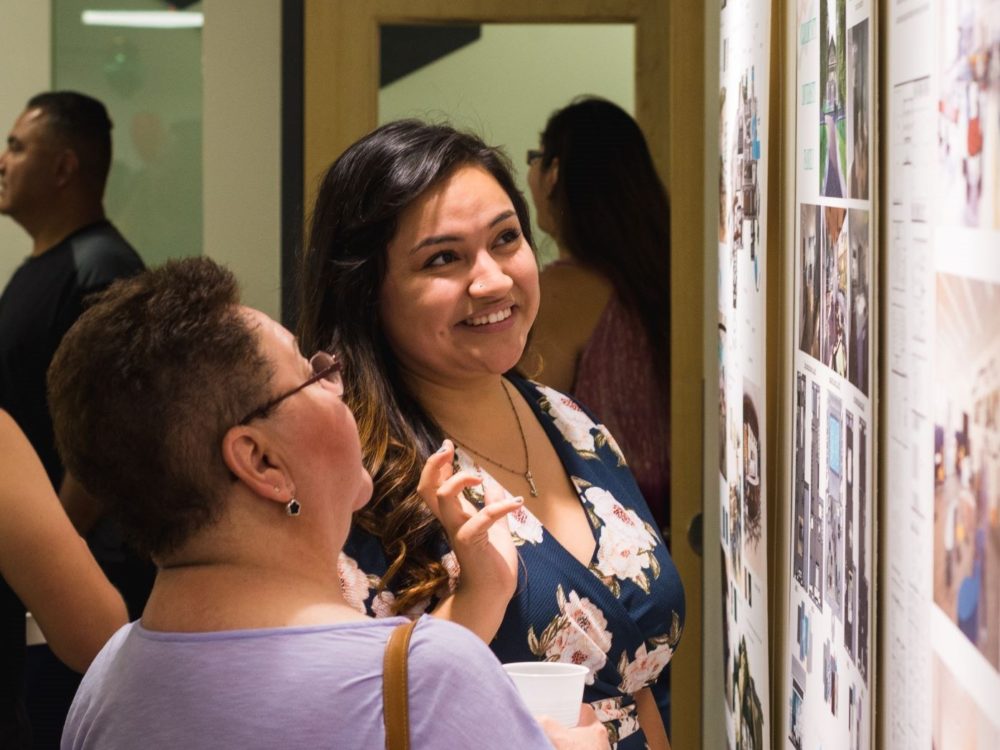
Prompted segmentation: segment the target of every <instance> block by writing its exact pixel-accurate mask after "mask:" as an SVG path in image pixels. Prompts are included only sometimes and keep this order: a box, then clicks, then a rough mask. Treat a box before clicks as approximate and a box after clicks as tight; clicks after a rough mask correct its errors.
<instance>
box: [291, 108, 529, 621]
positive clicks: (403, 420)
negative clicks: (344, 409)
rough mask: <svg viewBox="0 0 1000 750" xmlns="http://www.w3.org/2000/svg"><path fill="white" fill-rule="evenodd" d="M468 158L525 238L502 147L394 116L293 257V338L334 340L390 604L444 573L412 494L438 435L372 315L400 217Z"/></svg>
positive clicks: (432, 525)
mask: <svg viewBox="0 0 1000 750" xmlns="http://www.w3.org/2000/svg"><path fill="white" fill-rule="evenodd" d="M469 165H474V166H478V167H482V168H483V169H485V170H486V171H487V172H489V173H490V174H491V175H492V176H493V177H494V178H495V179H496V181H497V182H498V183H499V184H500V186H501V187H502V188H503V190H504V192H505V193H507V195H508V196H509V197H510V200H511V203H513V205H514V210H515V211H516V212H517V217H518V220H519V221H520V222H521V229H522V231H523V233H524V237H525V239H526V240H527V241H528V243H529V244H531V229H530V224H529V220H528V207H527V204H526V203H525V201H524V197H523V196H522V195H521V193H520V192H519V191H518V189H517V186H516V184H515V182H514V178H513V176H512V174H511V167H510V162H509V161H508V160H507V158H506V157H505V156H504V155H503V154H502V153H501V152H499V151H498V150H497V149H494V148H491V147H489V146H487V145H486V144H485V143H483V141H482V140H480V139H479V138H477V137H476V136H474V135H470V134H468V133H462V132H459V131H457V130H455V129H454V128H451V127H449V126H446V125H428V124H426V123H423V122H420V121H417V120H401V121H398V122H393V123H389V124H388V125H383V126H382V127H380V128H378V129H377V130H375V131H373V132H372V133H370V134H369V135H367V136H365V137H364V138H362V139H361V140H360V141H358V142H357V143H355V144H354V145H352V146H351V147H350V148H349V149H347V151H345V152H344V153H343V154H342V155H341V156H340V158H338V159H337V160H336V161H335V162H334V163H333V165H332V166H331V167H330V168H329V169H328V170H327V172H326V175H325V176H324V177H323V182H322V185H321V186H320V190H319V195H318V197H317V198H316V205H315V206H314V208H313V215H312V227H311V231H310V236H309V244H308V246H307V248H306V249H305V251H304V253H303V254H302V258H301V262H300V265H299V276H298V297H299V305H300V308H299V309H300V316H299V322H298V330H297V333H298V336H299V342H300V346H301V348H302V350H303V351H306V352H310V351H314V350H318V349H322V348H326V347H329V346H332V347H334V348H335V349H336V350H337V351H338V352H339V354H340V356H341V357H342V359H343V361H344V365H345V369H346V371H347V373H348V377H347V379H346V383H345V391H344V399H345V401H346V402H347V404H348V406H350V408H351V410H352V411H353V412H354V416H355V419H356V420H357V422H358V432H359V434H360V436H361V449H362V452H363V454H364V458H365V463H366V466H367V468H368V471H369V472H370V473H371V475H372V479H373V481H374V485H375V490H374V494H373V497H374V500H373V501H372V502H371V503H370V504H369V505H367V506H366V507H365V508H364V509H362V510H361V511H360V512H359V513H358V514H357V516H356V517H355V523H357V524H358V525H359V526H360V527H361V528H363V529H364V530H366V531H368V532H369V533H371V534H373V535H375V536H376V537H378V538H379V540H380V541H381V543H382V546H383V548H384V549H385V552H386V556H387V559H388V560H389V569H388V571H387V573H386V575H385V576H384V577H383V580H382V586H383V587H386V586H387V585H388V584H389V582H392V583H393V585H392V588H393V589H394V590H395V591H396V592H397V596H396V599H395V602H394V604H395V607H396V609H397V611H404V610H406V609H408V608H409V607H411V606H412V605H414V604H416V603H418V602H420V601H422V600H425V599H427V598H428V597H429V596H431V595H433V594H434V592H435V591H436V590H437V588H438V587H439V586H440V585H441V584H442V583H444V582H445V581H447V578H448V576H447V572H446V571H445V570H444V567H443V566H442V565H441V563H440V553H441V550H440V547H439V542H440V539H441V534H442V530H441V527H440V525H439V524H438V522H437V520H436V519H435V518H434V516H433V515H432V514H431V513H430V512H429V511H428V510H427V508H426V506H425V505H424V503H423V501H422V500H421V499H420V497H419V496H418V495H417V493H416V488H417V483H418V481H419V479H420V470H421V468H422V467H423V463H424V461H425V460H426V459H427V457H428V456H429V455H430V454H431V453H433V452H434V451H435V450H437V448H438V446H439V445H440V444H441V441H442V440H443V439H444V433H443V432H442V430H441V429H440V427H439V426H438V425H437V424H436V423H435V422H434V420H433V418H431V416H430V415H429V414H428V413H427V412H426V411H424V409H423V408H422V407H421V406H420V404H419V403H418V402H417V400H416V398H415V397H414V396H413V394H412V393H411V392H410V390H409V389H408V388H407V386H406V383H405V382H404V381H403V379H402V378H401V377H400V373H399V367H398V363H397V361H396V357H395V354H394V353H393V351H392V349H391V347H390V346H389V343H388V341H387V340H386V338H385V334H384V333H383V331H382V323H381V321H380V320H379V314H378V299H379V292H380V291H381V288H382V281H383V279H384V278H385V271H386V250H387V248H388V246H389V243H390V241H391V240H392V238H393V236H395V234H396V230H397V227H398V224H399V218H400V215H401V214H402V213H403V211H404V210H405V209H406V208H407V207H408V206H409V205H410V204H412V203H413V202H414V201H415V200H416V199H417V198H419V197H420V196H421V195H422V194H423V193H424V192H425V191H426V190H428V189H429V188H431V187H432V186H434V185H435V184H437V183H438V182H439V181H440V180H442V179H444V178H445V177H447V176H448V175H450V174H451V173H453V172H454V171H455V170H456V169H457V168H459V167H462V166H469Z"/></svg>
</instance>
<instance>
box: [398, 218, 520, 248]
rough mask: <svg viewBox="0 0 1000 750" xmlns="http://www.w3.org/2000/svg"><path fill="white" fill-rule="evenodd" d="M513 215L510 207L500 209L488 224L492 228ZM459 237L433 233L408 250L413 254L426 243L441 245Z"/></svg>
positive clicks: (456, 240) (455, 240)
mask: <svg viewBox="0 0 1000 750" xmlns="http://www.w3.org/2000/svg"><path fill="white" fill-rule="evenodd" d="M514 215H515V213H514V211H513V210H511V209H507V210H506V211H501V212H500V213H498V214H497V215H496V217H494V219H493V221H491V222H490V224H489V226H490V228H491V229H492V228H493V227H495V226H496V225H497V224H499V223H500V222H502V221H506V220H507V219H509V218H510V217H511V216H514ZM461 239H462V238H461V237H459V236H458V235H457V234H435V235H432V236H430V237H425V238H424V239H422V240H420V242H418V243H417V244H416V245H414V247H413V248H412V249H411V250H410V253H409V254H410V255H413V253H415V252H417V251H418V250H420V249H421V248H424V247H427V246H428V245H442V244H444V243H446V242H459V241H461Z"/></svg>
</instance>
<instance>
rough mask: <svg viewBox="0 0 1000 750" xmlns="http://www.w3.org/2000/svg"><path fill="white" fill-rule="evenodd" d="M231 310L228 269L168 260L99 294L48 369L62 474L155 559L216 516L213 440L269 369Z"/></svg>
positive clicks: (256, 399) (216, 445)
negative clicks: (63, 467) (71, 478)
mask: <svg viewBox="0 0 1000 750" xmlns="http://www.w3.org/2000/svg"><path fill="white" fill-rule="evenodd" d="M238 305H239V288H238V285H237V282H236V279H235V278H234V276H233V274H232V273H231V272H230V271H228V270H226V269H225V268H223V267H221V266H219V265H217V264H216V263H214V262H213V261H212V260H210V259H208V258H204V257H200V258H186V259H183V260H177V261H169V262H167V263H166V264H165V265H163V266H161V267H159V268H156V269H153V270H150V271H146V272H144V273H142V274H140V275H138V276H134V277H132V278H129V279H122V280H119V281H116V282H115V283H114V284H112V285H111V286H110V287H109V288H108V289H107V290H106V291H105V292H103V293H101V294H100V295H98V296H97V297H96V300H95V301H94V303H93V304H92V305H91V306H90V307H89V308H88V309H87V310H86V312H84V314H83V315H82V316H81V317H80V318H79V320H78V321H77V322H76V324H75V325H74V326H73V327H72V328H71V329H70V331H69V332H68V333H67V334H66V336H65V337H64V338H63V341H62V344H61V345H60V346H59V349H58V350H57V351H56V354H55V357H54V358H53V360H52V365H51V367H50V369H49V374H48V387H49V405H50V410H51V413H52V420H53V426H54V428H55V437H56V445H57V447H58V449H59V452H60V454H61V456H62V459H63V462H64V463H65V465H66V468H67V470H68V471H69V472H70V473H71V474H72V475H73V476H74V477H76V479H77V480H78V481H79V482H80V483H81V484H82V485H83V486H84V487H85V488H86V489H87V490H88V491H89V492H91V493H92V494H93V495H95V496H96V497H97V498H98V499H99V500H100V501H101V502H102V503H103V504H104V505H105V507H106V509H107V510H108V512H109V513H110V514H111V515H112V517H113V518H115V519H116V520H117V521H118V522H119V523H120V524H121V525H122V528H123V529H124V531H125V533H126V536H127V537H128V538H129V540H130V541H131V542H132V543H133V544H134V545H135V546H136V548H137V549H138V550H139V551H141V552H145V553H148V554H150V555H152V556H153V557H154V558H155V557H157V556H163V555H165V554H169V553H170V552H172V551H174V550H175V549H177V548H178V547H179V546H181V545H183V544H184V543H185V542H186V541H187V540H188V539H189V538H190V537H191V535H192V534H193V533H195V532H196V531H198V530H200V529H202V528H204V527H206V526H208V525H209V524H211V523H212V522H213V521H215V520H216V519H217V518H218V517H219V515H220V513H221V511H222V507H221V502H220V496H221V493H222V492H223V491H224V490H225V489H226V487H227V485H228V484H229V483H231V482H233V481H234V480H233V477H232V475H231V474H230V472H229V471H228V469H227V467H226V465H225V463H224V462H223V458H222V440H223V437H224V436H225V434H226V432H227V431H228V430H229V428H230V427H232V426H234V425H235V424H236V423H237V422H239V420H240V419H241V418H242V417H243V415H244V414H246V413H247V412H248V411H251V410H252V409H253V408H254V407H255V406H257V405H258V404H259V403H261V402H263V401H266V400H267V397H268V388H269V385H270V381H271V378H272V376H273V367H272V366H271V365H270V364H269V360H268V359H267V358H266V357H265V356H264V354H263V353H262V352H261V351H260V346H259V338H258V335H257V333H256V332H255V331H254V330H253V329H252V327H251V324H250V323H249V322H248V320H247V318H246V316H245V315H244V314H243V313H242V312H241V311H240V308H239V306H238Z"/></svg>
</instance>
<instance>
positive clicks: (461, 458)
mask: <svg viewBox="0 0 1000 750" xmlns="http://www.w3.org/2000/svg"><path fill="white" fill-rule="evenodd" d="M455 457H456V459H457V467H456V468H457V469H464V470H466V471H471V472H474V473H475V474H478V475H479V477H480V478H481V479H482V480H483V484H482V485H480V486H479V487H470V488H469V489H467V490H466V491H465V496H466V498H467V499H468V501H469V502H470V503H472V504H473V505H475V506H477V507H480V508H481V507H482V506H483V502H484V500H483V487H484V486H485V484H486V482H493V483H495V484H496V485H497V487H499V488H500V490H501V491H502V492H503V497H504V498H508V497H512V495H511V493H510V492H509V491H508V490H507V488H506V487H504V486H503V485H502V484H500V482H497V480H496V479H494V478H493V476H491V475H490V473H489V472H487V471H486V470H485V469H483V467H482V466H480V465H479V464H478V463H477V462H475V461H473V460H472V459H471V458H469V457H468V456H466V455H465V454H464V452H462V450H461V448H458V447H456V449H455ZM507 528H508V529H509V530H510V535H511V537H513V539H514V545H515V546H516V547H520V546H521V545H522V544H541V543H542V539H543V538H544V528H543V527H542V524H541V522H540V521H539V520H538V519H537V518H536V517H535V515H534V514H533V513H532V512H531V511H529V510H528V509H527V508H525V507H524V506H523V505H522V506H521V507H520V508H518V509H517V510H515V511H513V512H511V513H508V514H507Z"/></svg>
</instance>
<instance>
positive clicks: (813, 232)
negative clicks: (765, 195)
mask: <svg viewBox="0 0 1000 750" xmlns="http://www.w3.org/2000/svg"><path fill="white" fill-rule="evenodd" d="M799 212H800V223H799V275H800V279H799V285H800V287H801V299H800V301H799V349H801V350H802V352H803V353H805V354H808V355H809V356H810V357H812V358H814V359H819V328H820V295H821V289H822V286H821V275H822V274H821V268H822V266H821V265H820V236H819V229H820V219H819V215H820V214H819V212H820V207H819V206H814V205H811V204H808V203H803V204H802V205H801V206H800V207H799Z"/></svg>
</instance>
